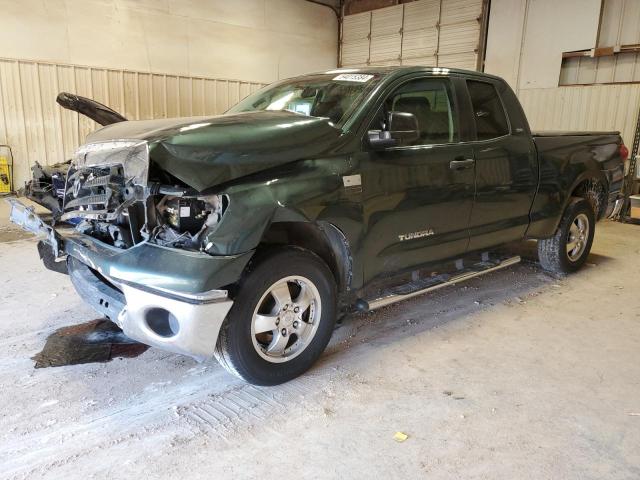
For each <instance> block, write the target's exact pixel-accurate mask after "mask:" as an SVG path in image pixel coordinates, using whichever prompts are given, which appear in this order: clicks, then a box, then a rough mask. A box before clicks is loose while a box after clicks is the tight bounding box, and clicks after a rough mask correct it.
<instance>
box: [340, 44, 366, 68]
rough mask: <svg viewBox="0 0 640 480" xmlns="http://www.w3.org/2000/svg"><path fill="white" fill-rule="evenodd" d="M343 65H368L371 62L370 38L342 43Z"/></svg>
mask: <svg viewBox="0 0 640 480" xmlns="http://www.w3.org/2000/svg"><path fill="white" fill-rule="evenodd" d="M341 50H342V51H341V60H342V62H341V63H342V65H343V66H354V65H366V64H367V63H368V62H369V39H368V38H365V39H364V40H355V41H352V42H345V43H343V44H342V49H341Z"/></svg>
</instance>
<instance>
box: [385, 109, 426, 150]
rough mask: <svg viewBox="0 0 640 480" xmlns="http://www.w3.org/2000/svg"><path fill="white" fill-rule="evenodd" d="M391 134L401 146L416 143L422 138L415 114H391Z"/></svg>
mask: <svg viewBox="0 0 640 480" xmlns="http://www.w3.org/2000/svg"><path fill="white" fill-rule="evenodd" d="M389 132H391V138H393V139H395V140H398V143H400V144H407V143H411V142H414V141H416V140H418V139H419V138H420V127H419V126H418V119H417V118H416V116H415V115H414V114H413V113H406V112H390V113H389Z"/></svg>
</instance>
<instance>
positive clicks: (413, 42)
mask: <svg viewBox="0 0 640 480" xmlns="http://www.w3.org/2000/svg"><path fill="white" fill-rule="evenodd" d="M437 50H438V30H437V29H436V28H435V27H433V28H428V29H426V28H425V29H422V30H413V31H409V32H404V33H403V35H402V58H403V60H404V59H410V58H418V57H424V56H427V55H428V56H432V55H435V54H436V51H437Z"/></svg>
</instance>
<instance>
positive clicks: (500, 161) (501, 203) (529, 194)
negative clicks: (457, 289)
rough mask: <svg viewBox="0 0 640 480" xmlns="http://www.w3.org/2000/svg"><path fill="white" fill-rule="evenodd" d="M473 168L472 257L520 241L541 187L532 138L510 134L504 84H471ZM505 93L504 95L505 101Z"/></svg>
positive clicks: (523, 133)
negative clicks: (480, 252) (477, 253)
mask: <svg viewBox="0 0 640 480" xmlns="http://www.w3.org/2000/svg"><path fill="white" fill-rule="evenodd" d="M466 84H467V92H468V99H467V100H468V102H469V104H468V107H469V110H468V111H469V112H471V117H472V119H471V122H472V125H471V129H472V130H475V141H472V142H471V143H472V144H473V152H474V158H475V160H476V165H475V185H476V196H475V200H474V203H473V208H472V211H471V219H470V222H469V233H470V237H471V238H470V241H469V251H474V250H481V249H485V248H490V247H494V246H497V245H500V244H503V243H506V242H510V241H514V240H519V239H522V238H523V236H524V234H525V232H526V229H527V227H528V225H529V209H530V208H531V203H532V201H533V197H534V195H535V192H536V188H537V185H538V165H537V159H536V156H535V149H534V147H533V145H532V142H531V137H530V135H529V134H528V132H526V131H524V129H521V128H518V129H515V130H512V127H511V123H512V122H510V119H509V116H508V114H507V110H506V109H505V106H504V102H503V99H502V95H505V94H507V93H509V92H507V91H506V89H508V87H507V86H506V84H504V83H502V82H500V81H498V80H496V81H492V80H491V79H487V80H485V79H483V80H472V79H467V81H466ZM501 90H502V95H501Z"/></svg>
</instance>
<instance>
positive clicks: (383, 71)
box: [317, 65, 502, 80]
mask: <svg viewBox="0 0 640 480" xmlns="http://www.w3.org/2000/svg"><path fill="white" fill-rule="evenodd" d="M414 72H425V73H435V74H439V75H447V74H449V73H457V74H462V75H468V76H474V77H485V78H493V79H498V80H502V79H501V78H500V77H498V76H495V75H490V74H488V73H484V72H478V71H475V70H464V69H462V68H448V67H429V66H420V65H403V66H375V65H372V66H368V67H351V68H349V67H343V68H336V69H332V70H328V71H326V72H317V73H318V74H322V73H332V74H333V73H335V74H340V73H371V74H379V75H393V76H396V75H398V76H399V75H405V74H407V73H414Z"/></svg>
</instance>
